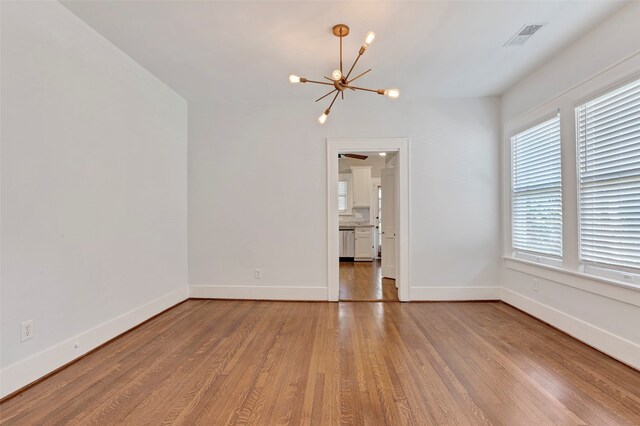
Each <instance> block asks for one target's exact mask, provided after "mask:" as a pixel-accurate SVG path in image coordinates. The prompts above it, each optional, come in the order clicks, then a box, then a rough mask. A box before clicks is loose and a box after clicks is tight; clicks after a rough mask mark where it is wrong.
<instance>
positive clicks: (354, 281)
mask: <svg viewBox="0 0 640 426" xmlns="http://www.w3.org/2000/svg"><path fill="white" fill-rule="evenodd" d="M340 300H341V301H352V302H356V301H357V302H370V301H398V289H396V282H395V280H391V279H389V278H382V266H381V265H380V261H379V260H374V261H373V262H340Z"/></svg>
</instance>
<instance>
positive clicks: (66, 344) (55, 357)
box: [0, 286, 189, 398]
mask: <svg viewBox="0 0 640 426" xmlns="http://www.w3.org/2000/svg"><path fill="white" fill-rule="evenodd" d="M188 298H189V288H188V287H186V286H185V287H182V288H180V289H178V290H175V291H173V292H171V293H169V294H167V295H164V296H162V297H160V298H158V299H155V300H152V301H151V302H149V303H146V304H144V305H142V306H140V307H138V308H136V309H134V310H132V311H129V312H127V313H125V314H122V315H120V316H118V317H116V318H114V319H112V320H109V321H107V322H105V323H103V324H100V325H98V326H96V327H94V328H92V329H90V330H87V331H85V332H83V333H80V334H78V335H76V336H73V337H71V338H69V339H67V340H65V341H63V342H60V343H58V344H56V345H54V346H51V347H50V348H47V349H45V350H43V351H42V352H39V353H37V354H34V355H32V356H30V357H29V358H26V359H24V360H22V361H19V362H17V363H15V364H12V365H10V366H8V367H6V368H4V369H3V370H1V371H0V398H3V397H5V396H6V395H9V394H10V393H12V392H15V391H16V390H18V389H20V388H22V387H24V386H26V385H28V384H29V383H32V382H34V381H36V380H38V379H39V378H41V377H43V376H45V375H47V374H49V373H50V372H52V371H54V370H55V369H57V368H59V367H61V366H63V365H65V364H67V363H69V362H71V361H73V360H74V359H76V358H78V357H80V356H82V355H84V354H86V353H87V352H89V351H91V350H92V349H95V348H96V347H98V346H100V345H101V344H103V343H105V342H107V341H109V340H111V339H113V338H114V337H116V336H118V335H120V334H122V333H124V332H125V331H127V330H129V329H131V328H133V327H135V326H136V325H138V324H140V323H142V322H144V321H146V320H148V319H149V318H151V317H153V316H154V315H157V314H159V313H160V312H162V311H164V310H165V309H167V308H170V307H171V306H174V305H176V304H178V303H180V302H182V301H184V300H186V299H188ZM76 342H79V343H80V345H79V346H78V348H76V347H75V343H76Z"/></svg>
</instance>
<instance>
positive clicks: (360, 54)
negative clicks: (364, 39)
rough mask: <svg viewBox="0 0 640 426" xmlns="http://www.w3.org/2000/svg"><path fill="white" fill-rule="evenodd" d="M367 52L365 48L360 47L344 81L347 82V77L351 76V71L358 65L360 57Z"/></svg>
mask: <svg viewBox="0 0 640 426" xmlns="http://www.w3.org/2000/svg"><path fill="white" fill-rule="evenodd" d="M366 50H367V47H366V46H362V47H361V48H360V51H359V52H358V56H357V57H356V60H355V61H353V65H351V69H350V70H349V72H348V73H347V76H346V77H345V80H349V76H350V75H351V71H353V69H354V68H355V66H356V64H357V63H358V59H360V57H361V56H362V55H363V54H364V52H365V51H366Z"/></svg>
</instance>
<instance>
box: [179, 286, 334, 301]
mask: <svg viewBox="0 0 640 426" xmlns="http://www.w3.org/2000/svg"><path fill="white" fill-rule="evenodd" d="M189 290H190V291H189V294H190V296H191V297H195V298H203V299H253V300H301V301H302V300H305V301H306V300H322V301H327V297H328V294H329V293H328V289H327V287H294V286H278V287H274V286H231V285H228V286H224V285H192V286H190V287H189Z"/></svg>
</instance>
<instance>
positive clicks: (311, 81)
mask: <svg viewBox="0 0 640 426" xmlns="http://www.w3.org/2000/svg"><path fill="white" fill-rule="evenodd" d="M301 82H302V81H301ZM305 83H315V84H324V85H325V86H333V83H325V82H324V81H315V80H306V81H305Z"/></svg>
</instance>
